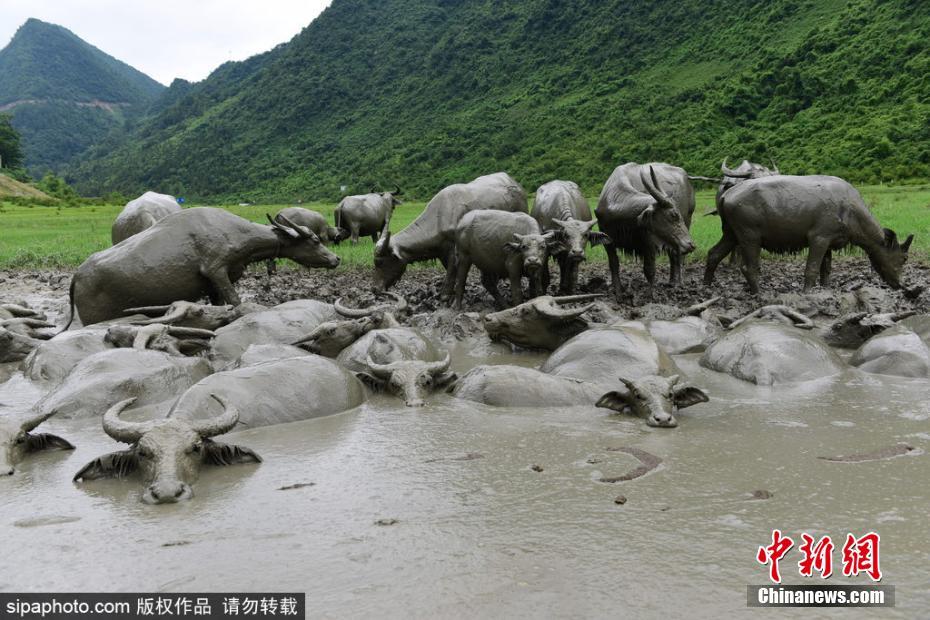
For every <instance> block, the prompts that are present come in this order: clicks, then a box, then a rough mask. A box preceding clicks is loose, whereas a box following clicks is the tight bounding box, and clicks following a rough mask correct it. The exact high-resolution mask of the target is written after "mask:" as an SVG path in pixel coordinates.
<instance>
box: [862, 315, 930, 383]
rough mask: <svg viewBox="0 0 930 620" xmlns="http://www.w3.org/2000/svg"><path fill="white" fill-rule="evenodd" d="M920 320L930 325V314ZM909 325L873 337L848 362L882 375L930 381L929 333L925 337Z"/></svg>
mask: <svg viewBox="0 0 930 620" xmlns="http://www.w3.org/2000/svg"><path fill="white" fill-rule="evenodd" d="M918 320H922V321H923V322H924V324H925V325H930V317H928V315H923V317H918ZM911 324H913V323H911ZM908 325H909V323H908V322H906V321H905V322H902V323H901V324H898V325H895V326H894V327H890V328H888V329H886V330H885V331H883V332H881V333H880V334H878V335H876V336H873V337H872V338H870V339H869V340H867V341H866V342H864V343H863V344H862V346H861V347H859V348H858V349H857V350H856V352H855V353H854V354H853V356H852V358H850V360H849V363H850V364H852V365H853V366H856V367H858V368H859V370H862V371H865V372H869V373H874V374H879V375H894V376H897V377H918V378H923V379H928V378H930V337H928V334H927V333H926V332H925V333H924V335H923V337H922V336H921V334H920V333H918V331H914V330H913V329H911V328H910V327H909V326H908Z"/></svg>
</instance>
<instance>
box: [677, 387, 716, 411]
mask: <svg viewBox="0 0 930 620" xmlns="http://www.w3.org/2000/svg"><path fill="white" fill-rule="evenodd" d="M674 397H675V406H677V407H678V408H679V409H684V408H685V407H690V406H691V405H696V404H698V403H706V402H707V401H709V400H710V398H709V397H708V396H707V392H705V391H704V390H702V389H701V388H696V387H693V386H690V385H686V386H683V387H680V388H677V389H676V390H675V391H674Z"/></svg>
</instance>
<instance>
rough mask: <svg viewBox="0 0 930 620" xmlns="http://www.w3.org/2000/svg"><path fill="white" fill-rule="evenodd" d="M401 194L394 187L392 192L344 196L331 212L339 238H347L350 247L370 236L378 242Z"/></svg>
mask: <svg viewBox="0 0 930 620" xmlns="http://www.w3.org/2000/svg"><path fill="white" fill-rule="evenodd" d="M401 193H402V192H401V191H400V187H396V189H395V190H394V191H393V192H384V193H381V194H377V193H371V194H362V195H360V196H346V197H345V198H343V199H342V202H340V203H339V206H338V207H336V210H335V211H333V218H334V219H335V221H336V228H337V229H339V230H340V231H342V232H340V237H341V238H342V239H345V238H346V237H349V238H350V239H351V240H352V245H357V244H358V238H359V237H360V236H361V237H367V236H371V240H372V241H378V236H379V235H380V234H381V232H382V231H384V230H386V229H387V227H388V225H389V224H390V222H391V215H392V214H393V213H394V207H395V206H397V205H400V204H404V203H402V202H401V201H400V200H398V199H397V196H399V195H400V194H401Z"/></svg>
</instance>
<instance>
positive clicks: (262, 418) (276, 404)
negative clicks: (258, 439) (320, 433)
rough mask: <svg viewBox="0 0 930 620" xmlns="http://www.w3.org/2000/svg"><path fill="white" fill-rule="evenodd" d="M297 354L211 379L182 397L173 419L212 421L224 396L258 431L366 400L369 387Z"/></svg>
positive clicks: (337, 369) (337, 368)
mask: <svg viewBox="0 0 930 620" xmlns="http://www.w3.org/2000/svg"><path fill="white" fill-rule="evenodd" d="M251 349H252V348H250V351H251ZM257 353H258V352H253V353H252V355H253V356H254V355H255V354H257ZM249 355H250V354H249V352H246V354H245V355H244V356H243V357H248V356H249ZM296 355H297V356H296V357H293V356H292V357H289V358H284V359H277V360H274V359H272V360H270V361H267V362H259V363H255V364H251V365H247V366H241V367H240V368H236V369H232V370H224V371H222V372H218V373H216V374H213V375H210V376H209V377H206V378H204V379H202V380H200V381H199V382H198V383H196V384H194V385H193V386H191V387H190V388H189V389H188V390H187V391H186V392H184V393H183V394H181V396H179V397H178V399H177V401H175V403H174V405H172V407H171V411H170V412H169V414H168V417H169V418H178V417H181V418H185V419H187V418H190V419H201V418H209V417H212V416H213V415H215V414H218V413H220V407H219V406H218V404H217V402H215V397H216V396H220V397H221V398H222V399H223V400H224V401H226V402H229V403H232V404H234V405H235V407H236V409H238V410H239V411H240V412H241V413H240V418H239V419H240V421H241V422H242V423H243V424H244V425H245V426H247V427H248V428H256V427H259V426H270V425H273V424H283V423H285V422H296V421H298V420H309V419H311V418H318V417H322V416H327V415H333V414H335V413H340V412H342V411H347V410H349V409H352V408H354V407H357V406H359V405H361V404H362V403H363V402H365V399H366V398H367V393H366V391H365V387H364V386H363V385H362V383H361V381H359V380H358V379H357V378H356V377H355V376H354V375H353V374H352V373H351V372H349V371H348V370H346V369H345V368H344V367H342V366H340V365H339V364H337V363H336V362H334V361H333V360H331V359H328V358H325V357H321V356H319V355H311V354H308V353H306V352H304V351H300V350H298V351H297V353H296Z"/></svg>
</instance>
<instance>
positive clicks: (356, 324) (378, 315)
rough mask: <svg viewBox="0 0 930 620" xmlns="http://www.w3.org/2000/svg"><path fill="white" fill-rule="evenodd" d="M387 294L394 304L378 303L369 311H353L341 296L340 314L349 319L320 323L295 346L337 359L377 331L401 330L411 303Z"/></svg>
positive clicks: (338, 310)
mask: <svg viewBox="0 0 930 620" xmlns="http://www.w3.org/2000/svg"><path fill="white" fill-rule="evenodd" d="M385 295H387V296H389V297H393V298H394V303H389V304H377V305H374V306H371V307H369V308H349V307H347V306H345V305H343V303H342V298H341V297H340V298H339V299H337V300H336V301H335V302H334V303H333V308H335V310H336V313H337V314H339V315H340V316H344V317H347V318H346V319H343V320H340V321H326V322H325V323H320V325H318V326H317V327H316V329H314V330H313V331H312V332H310V333H309V334H307V335H306V336H304V337H302V338H300V339H299V340H297V341H296V342H294V345H295V346H298V347H301V348H302V349H306V350H307V351H309V352H311V353H316V354H318V355H323V356H325V357H336V356H337V355H339V353H340V352H341V351H342V350H343V349H345V348H346V347H348V346H349V345H351V344H352V343H353V342H355V341H356V340H358V339H359V338H361V337H362V336H364V335H365V334H367V333H368V332H370V331H371V330H373V329H387V328H389V327H400V323H399V322H398V321H397V316H402V315H404V314H406V312H407V307H408V306H407V300H405V299H404V298H403V297H401V296H400V295H398V294H396V293H392V292H390V291H388V292H386V293H385Z"/></svg>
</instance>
